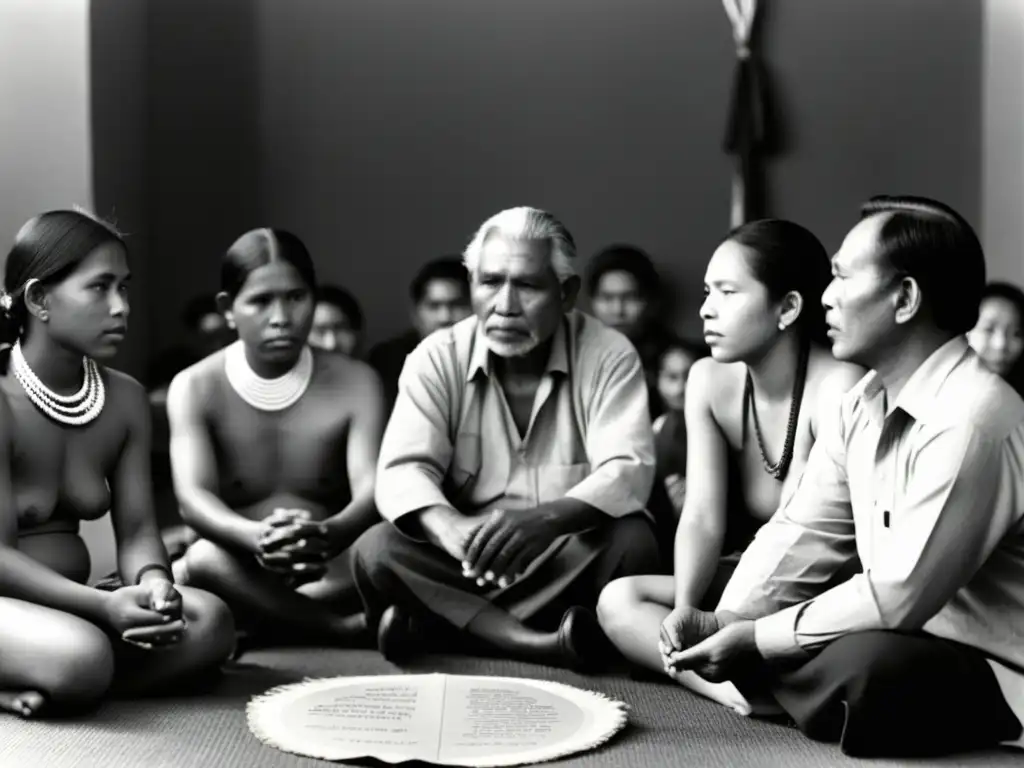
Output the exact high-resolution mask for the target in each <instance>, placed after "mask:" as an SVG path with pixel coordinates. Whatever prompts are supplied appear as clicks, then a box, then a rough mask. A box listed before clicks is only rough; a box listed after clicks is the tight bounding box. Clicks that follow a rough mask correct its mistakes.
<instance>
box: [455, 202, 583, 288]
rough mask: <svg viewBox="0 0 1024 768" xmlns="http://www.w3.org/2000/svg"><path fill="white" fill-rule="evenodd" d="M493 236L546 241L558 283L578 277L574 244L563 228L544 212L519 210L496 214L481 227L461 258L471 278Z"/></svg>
mask: <svg viewBox="0 0 1024 768" xmlns="http://www.w3.org/2000/svg"><path fill="white" fill-rule="evenodd" d="M495 234H496V235H501V236H503V237H507V238H509V239H512V240H543V241H547V242H548V243H550V244H551V267H552V269H554V270H555V275H557V276H558V280H559V281H560V282H561V281H564V280H567V279H568V278H570V277H574V276H575V275H576V274H577V273H576V264H575V262H576V242H575V241H574V240H573V239H572V235H571V234H570V233H569V230H568V229H566V227H565V225H564V224H563V223H562V222H561V221H559V220H558V219H556V218H555V216H554V215H553V214H550V213H548V212H547V211H542V210H540V209H539V208H530V207H529V206H520V207H518V208H508V209H507V210H504V211H502V212H501V213H496V214H494V215H493V216H491V218H489V219H488V220H487V221H485V222H484V223H483V224H481V225H480V229H478V230H477V231H476V234H475V235H473V239H472V240H470V241H469V245H467V246H466V250H465V251H464V252H463V254H462V260H463V263H464V264H465V265H466V269H467V270H469V274H470V275H475V274H476V270H477V267H478V266H479V264H480V252H481V251H482V250H483V247H484V243H485V242H486V241H487V238H488V237H490V236H491V235H495Z"/></svg>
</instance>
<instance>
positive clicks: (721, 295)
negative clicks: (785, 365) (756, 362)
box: [700, 240, 781, 362]
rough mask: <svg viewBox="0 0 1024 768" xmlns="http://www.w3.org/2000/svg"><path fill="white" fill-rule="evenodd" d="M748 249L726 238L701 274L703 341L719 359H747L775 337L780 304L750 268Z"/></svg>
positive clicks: (758, 352) (713, 355) (723, 360)
mask: <svg viewBox="0 0 1024 768" xmlns="http://www.w3.org/2000/svg"><path fill="white" fill-rule="evenodd" d="M748 258H749V249H748V248H747V247H746V246H744V245H739V244H738V243H735V242H733V241H731V240H726V241H725V242H724V243H722V244H721V245H720V246H718V249H717V250H716V251H715V252H714V254H713V255H712V256H711V261H710V262H709V263H708V268H707V271H706V272H705V273H704V303H703V304H701V307H700V316H701V319H702V320H703V321H704V340H705V342H706V343H707V345H708V347H710V348H711V356H712V357H714V358H715V360H720V361H722V362H736V361H747V360H750V359H752V358H753V357H755V356H758V355H760V354H762V353H763V351H764V350H766V349H768V348H769V347H770V346H771V344H772V343H773V341H774V340H775V339H776V337H777V336H778V334H779V333H780V331H779V328H778V326H779V317H780V313H781V307H780V305H779V303H778V302H773V301H772V300H771V298H770V297H769V295H768V289H767V288H766V287H765V285H764V283H762V282H760V281H758V280H757V278H756V277H754V274H753V272H751V270H750V266H749V262H748Z"/></svg>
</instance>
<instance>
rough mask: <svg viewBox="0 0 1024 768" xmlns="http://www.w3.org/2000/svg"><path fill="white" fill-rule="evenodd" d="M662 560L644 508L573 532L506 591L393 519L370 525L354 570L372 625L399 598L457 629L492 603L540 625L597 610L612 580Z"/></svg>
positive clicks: (653, 568) (652, 568)
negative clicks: (578, 610) (573, 611)
mask: <svg viewBox="0 0 1024 768" xmlns="http://www.w3.org/2000/svg"><path fill="white" fill-rule="evenodd" d="M658 565H659V562H658V545H657V542H656V540H655V536H654V531H653V527H652V525H651V523H650V521H649V520H648V519H647V518H646V517H645V516H643V515H641V514H632V515H627V516H626V517H623V518H612V519H609V520H608V521H607V522H606V523H605V524H604V525H602V526H600V527H599V528H595V529H593V530H589V531H585V532H583V533H580V534H575V535H572V536H567V537H565V538H564V539H563V540H562V541H561V542H560V543H559V544H558V545H557V546H555V547H553V548H552V549H551V550H550V551H549V552H548V553H547V556H546V557H545V558H544V560H543V562H541V563H540V564H539V567H537V568H535V569H533V570H532V571H530V572H528V573H527V574H526V575H524V577H523V578H522V579H520V580H519V581H516V582H514V583H513V584H511V585H509V586H508V587H505V588H504V589H501V588H498V587H495V586H494V585H491V584H488V585H486V586H483V587H479V586H477V585H476V582H475V581H473V580H471V579H468V578H466V577H465V576H463V575H462V566H461V564H460V563H458V562H456V560H455V559H454V558H452V557H451V556H450V555H449V554H448V553H446V552H444V551H442V550H441V549H439V548H438V547H436V546H434V545H433V544H430V543H427V542H420V541H416V540H414V539H411V538H409V537H408V536H406V535H405V534H403V533H401V532H400V531H399V530H398V529H397V528H396V527H395V526H394V525H393V524H391V523H389V522H383V523H378V524H377V525H375V526H373V527H372V528H370V529H369V530H368V531H366V533H364V534H363V535H362V536H361V537H360V538H359V539H358V540H357V541H356V543H355V544H354V545H353V548H352V569H353V575H354V579H355V583H356V587H357V588H358V589H359V594H360V596H361V597H362V599H363V605H364V607H365V609H366V619H367V622H368V624H369V626H371V627H373V626H376V624H377V622H379V621H380V616H381V614H382V613H383V612H384V610H385V609H386V608H387V607H388V606H389V605H393V604H394V605H401V606H402V607H404V608H406V609H407V610H409V611H411V612H413V613H415V614H418V615H421V616H423V615H427V616H434V617H437V618H440V619H443V620H444V622H446V623H447V624H450V625H451V626H453V627H455V628H457V629H464V628H465V627H466V626H467V625H468V624H469V623H470V622H471V621H472V620H473V619H474V618H475V617H476V616H477V615H478V614H479V613H480V612H481V611H483V610H485V609H487V608H489V607H491V606H494V607H497V608H500V609H503V610H505V611H507V612H508V613H510V614H512V615H513V616H515V617H516V618H517V619H519V620H520V621H522V622H523V623H525V624H527V625H529V626H532V627H534V628H536V629H542V630H547V629H553V628H554V627H556V626H557V625H558V621H559V620H560V619H561V617H562V614H563V613H564V612H565V611H566V610H567V609H568V608H569V607H571V606H573V605H582V606H585V607H587V608H593V607H594V606H595V605H596V604H597V597H598V595H599V594H600V592H601V589H602V588H603V587H604V585H605V584H607V583H608V582H609V581H611V580H612V579H616V578H619V577H621V576H633V575H638V574H644V573H656V572H657V569H658Z"/></svg>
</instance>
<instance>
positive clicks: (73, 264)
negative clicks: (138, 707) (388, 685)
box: [0, 197, 1024, 756]
mask: <svg viewBox="0 0 1024 768" xmlns="http://www.w3.org/2000/svg"><path fill="white" fill-rule="evenodd" d="M314 261H315V259H314V257H313V255H311V254H310V253H309V251H308V250H307V248H306V247H305V245H304V244H303V242H302V240H301V239H300V238H299V237H297V236H296V235H295V234H293V233H290V232H287V231H283V230H278V229H256V230H252V231H249V232H246V233H244V234H242V235H241V236H240V237H239V238H238V239H237V240H236V241H235V242H234V243H233V244H232V245H231V246H230V247H229V248H228V249H227V250H226V252H225V253H224V256H223V259H222V263H221V276H220V285H219V290H218V292H217V293H215V294H214V295H213V296H212V298H211V299H204V300H203V303H202V304H200V303H198V302H197V303H196V304H195V307H194V308H192V309H190V311H189V313H188V318H189V320H188V323H187V325H189V326H190V327H191V328H193V329H194V331H195V333H197V334H199V333H202V334H205V335H204V337H203V338H204V341H203V342H202V344H200V343H198V342H197V341H196V339H191V340H190V341H189V343H188V344H189V346H190V348H191V350H192V351H191V352H190V353H189V355H185V354H181V355H179V356H178V357H176V358H175V359H174V360H173V361H170V362H173V364H174V367H175V369H174V370H173V371H171V372H167V371H163V372H161V373H160V375H159V376H156V375H154V376H153V377H152V380H151V381H150V382H148V383H149V384H150V385H151V393H150V397H147V393H146V391H145V390H144V389H143V387H142V386H141V385H140V384H138V383H137V382H136V381H134V380H133V379H131V378H130V377H128V376H126V375H124V374H122V373H119V372H117V371H114V370H112V369H110V368H108V367H107V366H106V362H107V361H109V360H110V359H111V358H112V357H113V356H114V354H115V353H116V351H117V348H118V346H119V344H120V342H121V341H122V340H123V338H124V335H125V333H126V331H127V328H128V325H127V322H128V316H129V302H128V288H127V286H128V282H129V277H130V271H129V263H130V259H129V254H128V251H127V248H126V246H125V243H124V240H123V239H122V238H121V236H120V235H119V234H118V233H117V232H116V231H115V230H114V229H113V228H112V227H110V226H108V225H107V224H105V223H103V222H101V221H99V220H97V219H95V218H93V217H91V216H89V215H86V214H84V213H78V212H69V211H54V212H50V213H46V214H42V215H40V216H38V217H36V218H34V219H32V220H31V221H29V222H28V223H27V224H26V225H25V226H24V227H23V228H22V229H21V231H20V232H19V233H18V235H17V237H16V240H15V243H14V245H13V248H12V249H11V251H10V253H9V255H8V258H7V262H6V266H5V271H4V285H3V294H2V296H0V299H2V307H3V323H2V327H0V332H2V341H3V345H2V346H0V366H2V372H0V394H2V397H0V433H2V434H0V709H3V710H7V711H9V712H12V713H14V714H16V715H20V716H22V717H34V716H41V715H46V714H49V713H51V712H59V711H61V710H64V709H67V708H73V707H81V706H85V705H90V704H94V703H95V702H97V701H99V700H102V699H103V698H105V697H107V696H111V695H135V694H138V693H143V692H144V693H161V692H180V691H186V690H189V689H191V688H194V686H195V685H196V683H197V681H198V680H199V678H200V677H202V676H204V675H205V676H209V673H210V672H211V670H216V669H217V668H219V667H220V666H221V665H222V664H223V663H224V662H225V661H227V660H228V659H229V658H230V657H231V656H232V655H233V654H237V653H238V652H239V650H240V648H242V649H244V648H246V647H251V645H252V644H254V643H263V644H271V645H291V644H302V645H306V644H329V645H333V646H342V647H348V646H366V645H370V646H374V647H376V648H377V649H378V650H379V651H380V653H381V654H383V656H384V657H386V658H387V659H389V660H391V661H392V662H394V663H396V664H402V663H404V662H406V661H407V660H409V659H410V658H411V657H413V656H415V655H418V654H423V653H429V652H431V651H432V650H442V649H443V650H449V651H450V650H463V651H465V652H470V653H485V654H493V655H500V656H505V657H510V658H516V659H522V660H526V661H532V662H537V663H543V664H549V665H554V666H560V667H566V668H570V669H574V670H577V671H581V672H590V671H595V670H601V669H605V668H607V667H608V666H609V665H614V664H616V663H619V664H621V663H623V662H625V663H627V664H630V665H634V666H635V667H636V668H638V669H647V670H649V671H651V672H653V673H655V674H657V675H665V676H667V679H670V680H674V681H676V682H678V683H679V684H681V685H683V686H685V687H687V688H689V689H691V690H693V691H695V692H697V693H698V694H701V695H704V696H707V697H709V698H711V699H714V700H716V701H718V702H721V703H723V704H726V705H728V706H731V707H733V708H734V709H736V710H737V711H740V712H743V713H746V714H751V713H753V714H758V713H761V712H767V711H779V710H781V711H783V712H784V713H786V714H787V715H788V716H789V717H790V718H792V720H793V721H794V722H795V723H796V725H797V726H798V727H799V728H800V730H801V731H803V732H804V733H805V734H806V735H807V736H809V737H810V738H813V739H818V740H824V741H831V742H836V743H838V744H840V746H841V748H842V750H843V751H844V752H846V753H848V754H851V755H861V756H927V755H933V754H944V753H949V752H953V751H960V750H965V749H973V748H984V747H988V746H995V745H1000V744H1003V745H1013V746H1017V747H1022V746H1024V734H1022V725H1021V723H1022V718H1024V650H1022V649H1024V643H1022V642H1021V640H1022V639H1024V637H1022V633H1021V629H1020V628H1021V627H1022V626H1024V400H1022V399H1021V397H1020V395H1019V394H1018V393H1017V391H1015V387H1017V386H1019V383H1020V379H1019V375H1020V366H1021V362H1020V361H1021V353H1022V349H1024V341H1022V337H1021V321H1022V315H1021V312H1022V310H1024V294H1021V292H1020V291H1019V290H1018V289H1016V288H1014V287H1013V286H1008V285H1005V284H991V285H988V286H986V283H985V264H984V256H983V253H982V249H981V246H980V244H979V243H978V240H977V238H976V236H975V235H974V232H973V230H972V229H971V227H970V226H969V225H968V224H967V223H966V222H965V221H964V219H963V218H962V217H961V216H960V215H959V214H957V213H956V212H955V211H954V210H952V209H951V208H949V207H948V206H946V205H943V204H942V203H939V202H937V201H933V200H929V199H926V198H910V197H902V198H896V197H877V198H873V199H871V200H870V201H868V202H867V203H866V204H865V205H864V206H863V208H862V210H861V216H860V219H859V220H858V221H857V222H856V223H855V224H854V225H853V226H852V228H851V229H850V231H849V233H848V234H847V236H846V238H845V239H844V241H843V243H842V246H841V247H840V249H839V250H838V252H837V253H835V254H834V255H832V256H831V257H830V255H829V254H828V253H827V252H826V250H825V249H824V247H823V246H822V245H821V243H820V241H819V240H818V239H817V238H816V237H815V236H814V235H813V234H812V233H811V232H810V231H809V230H807V229H806V228H804V227H802V226H800V225H798V224H796V223H793V222H788V221H782V220H777V219H770V220H761V221H754V222H750V223H748V224H745V225H743V226H740V227H738V228H737V229H735V230H733V231H731V232H729V233H728V234H727V235H726V236H725V237H724V239H723V240H722V242H721V243H720V245H719V246H718V248H717V249H716V250H715V251H714V253H713V254H710V258H709V260H708V262H707V266H706V270H705V275H704V294H705V295H704V300H703V303H702V304H701V306H700V309H699V317H700V319H701V321H702V324H703V332H704V345H703V346H702V345H700V344H695V343H693V342H690V341H687V340H685V339H682V338H679V337H678V336H677V335H676V334H674V333H672V332H670V331H669V330H668V325H667V323H665V321H664V313H663V309H664V306H665V295H664V293H665V292H664V287H663V285H662V283H661V281H660V279H659V277H658V274H657V271H656V270H655V268H654V265H653V262H652V260H651V258H650V257H649V256H648V255H647V254H646V253H644V252H643V251H642V250H641V249H639V248H637V247H634V246H627V245H622V244H619V245H614V246H610V247H608V248H606V249H603V250H602V251H601V252H600V253H598V254H597V255H596V256H595V257H594V259H593V260H592V261H591V263H590V264H589V265H588V266H589V269H587V270H584V269H581V268H580V265H579V256H578V255H577V249H576V241H575V239H574V237H573V235H572V234H571V233H570V231H569V230H568V228H567V227H566V226H565V225H564V223H563V222H561V221H560V220H559V219H558V218H557V217H556V216H555V215H553V214H552V213H550V212H547V211H543V210H540V209H536V208H529V207H519V208H511V209H507V210H504V211H501V212H499V213H496V214H495V215H494V216H492V217H490V218H489V219H487V220H486V221H484V222H483V223H482V224H480V225H479V226H478V227H477V228H476V230H475V233H474V234H473V235H472V236H471V237H470V238H468V245H467V246H466V248H465V250H464V252H463V253H462V255H461V256H460V257H459V258H453V257H452V258H444V259H440V260H436V261H433V262H430V263H429V264H427V265H425V266H424V267H423V269H422V270H421V271H420V272H419V274H418V275H417V276H416V279H415V280H414V281H413V284H412V287H411V299H412V307H411V310H412V312H411V314H412V324H413V327H412V329H410V331H408V332H407V333H404V334H402V335H401V336H399V337H397V338H395V339H392V340H390V341H387V342H384V343H382V344H380V345H378V346H377V347H375V348H373V349H372V350H371V351H370V353H369V355H368V356H367V360H366V361H365V362H364V361H363V360H362V359H361V358H362V334H363V332H364V323H363V313H362V309H361V308H360V306H359V304H358V303H357V302H356V301H355V299H354V297H353V296H352V295H351V294H350V293H349V292H347V291H345V290H344V289H340V288H337V287H328V286H323V285H321V284H320V282H319V280H318V276H317V269H316V268H315V267H314ZM583 274H586V282H584V278H583V277H582V275H583ZM584 285H586V287H587V289H588V291H587V292H588V293H589V299H590V306H591V308H592V312H593V314H588V313H586V312H584V311H581V309H580V299H581V294H582V293H583V290H582V289H583V288H584ZM211 307H212V311H210V308H211ZM203 345H205V346H203ZM197 352H199V353H200V354H197ZM115 392H117V393H119V394H118V395H117V397H116V398H115V397H114V396H113V395H114V393H115ZM154 392H155V393H157V396H156V397H155V399H154V397H153V393H154ZM118 403H120V405H118ZM154 403H157V404H159V405H160V406H161V407H163V404H164V403H166V418H167V434H161V433H160V432H159V431H154V415H153V408H154V407H155V406H154ZM156 441H164V442H166V446H156V445H154V442H156ZM159 450H165V451H166V452H167V454H168V455H169V465H170V474H171V477H172V480H173V482H172V486H173V488H172V491H173V497H174V500H175V502H176V504H177V505H178V507H179V508H180V516H181V519H182V521H183V522H184V523H185V524H186V525H187V530H188V532H189V535H188V536H187V537H185V538H182V539H179V540H178V541H177V547H176V551H174V552H168V546H166V543H165V542H164V541H162V540H161V536H160V526H159V523H160V520H159V517H158V515H157V513H156V511H155V505H154V492H153V488H154V470H153V467H152V456H153V455H154V453H155V452H157V451H159ZM108 511H109V513H110V514H111V516H112V519H113V523H114V530H115V536H116V545H117V572H116V573H113V574H111V575H110V576H108V577H106V578H104V579H102V580H101V581H99V582H96V583H93V584H89V583H88V575H89V572H90V559H89V553H88V551H87V550H86V549H85V546H84V544H83V542H82V539H81V538H80V537H79V536H78V527H79V523H80V522H81V521H82V520H87V519H93V518H96V517H99V516H101V515H103V514H105V513H107V512H108ZM171 555H174V557H172V556H171ZM952 689H955V690H956V691H957V695H956V696H951V695H950V694H949V691H950V690H952ZM908 711H910V712H915V713H917V717H916V718H914V719H908V718H907V717H905V716H903V715H904V714H905V713H906V712H908Z"/></svg>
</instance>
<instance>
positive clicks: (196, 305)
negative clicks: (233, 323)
mask: <svg viewBox="0 0 1024 768" xmlns="http://www.w3.org/2000/svg"><path fill="white" fill-rule="evenodd" d="M219 314H220V310H219V309H218V308H217V297H216V296H215V295H214V294H212V293H204V294H203V295H202V296H195V297H193V298H191V299H189V301H188V303H187V304H186V305H185V309H184V310H182V313H181V322H182V323H183V324H184V326H185V327H186V328H188V329H190V330H196V329H198V328H199V323H200V322H201V321H202V319H203V318H204V317H206V316H207V315H219Z"/></svg>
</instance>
